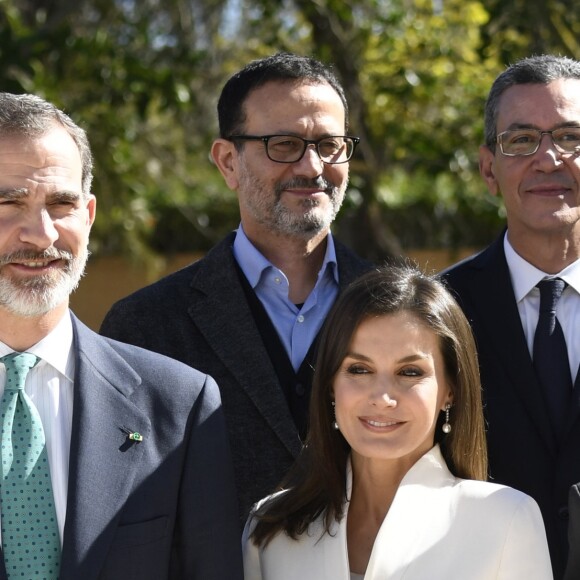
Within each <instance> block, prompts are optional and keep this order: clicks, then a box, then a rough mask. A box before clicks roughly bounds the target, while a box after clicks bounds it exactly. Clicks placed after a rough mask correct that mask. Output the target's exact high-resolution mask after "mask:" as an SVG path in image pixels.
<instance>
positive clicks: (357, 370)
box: [346, 365, 369, 375]
mask: <svg viewBox="0 0 580 580" xmlns="http://www.w3.org/2000/svg"><path fill="white" fill-rule="evenodd" d="M346 372H347V373H348V374H350V375H364V374H367V373H368V372H369V371H368V369H366V368H365V367H363V366H360V365H350V366H349V367H348V368H347V369H346Z"/></svg>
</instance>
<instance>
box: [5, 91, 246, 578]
mask: <svg viewBox="0 0 580 580" xmlns="http://www.w3.org/2000/svg"><path fill="white" fill-rule="evenodd" d="M92 166H93V163H92V154H91V151H90V148H89V143H88V140H87V137H86V134H85V132H84V130H83V129H81V128H80V127H78V126H77V125H76V124H75V123H74V122H73V121H72V119H71V118H70V117H69V116H68V115H65V114H64V113H63V112H62V111H60V110H59V109H57V108H56V107H55V106H54V105H52V104H50V103H48V102H46V101H44V100H42V99H40V98H38V97H35V96H33V95H12V94H9V93H0V397H1V400H0V429H1V432H0V442H1V445H0V447H1V460H0V474H1V477H2V479H1V481H0V520H1V550H0V580H6V579H7V578H10V579H12V578H45V579H48V580H57V579H59V580H78V579H79V578H83V579H84V580H97V579H100V580H107V579H110V580H118V579H119V578H139V579H140V580H143V579H150V580H163V579H167V580H169V579H171V580H176V579H177V580H180V579H184V580H185V579H191V578H194V579H195V578H197V579H199V580H208V579H213V580H223V579H224V578H236V579H240V580H241V578H242V567H241V549H240V545H239V533H238V523H237V506H236V500H235V489H234V484H233V472H232V469H231V457H230V454H229V448H228V438H227V432H226V429H225V424H224V419H223V414H222V411H221V406H220V399H219V391H218V388H217V386H216V384H215V383H214V381H213V380H212V379H211V377H208V376H207V375H204V374H202V373H200V372H198V371H195V370H193V369H191V368H190V367H188V366H186V365H183V364H181V363H179V362H177V361H174V360H171V359H169V358H167V357H163V356H161V355H158V354H155V353H151V352H148V351H145V350H143V349H140V348H137V347H134V346H128V345H126V344H121V343H118V342H115V341H113V340H110V339H107V338H103V337H102V336H99V335H98V334H96V333H94V332H92V331H91V330H89V329H88V328H87V327H86V326H84V325H83V324H82V323H81V322H80V321H79V320H78V319H77V318H76V317H75V316H74V315H73V314H72V313H71V312H70V311H69V308H68V304H69V295H70V293H71V292H72V291H73V290H74V289H75V288H76V286H77V284H78V282H79V280H80V278H81V276H82V274H83V270H84V267H85V263H86V261H87V256H88V250H87V245H88V241H89V232H90V230H91V226H92V224H93V221H94V219H95V209H96V198H95V196H94V195H93V194H92V193H91V181H92ZM216 538H219V542H216Z"/></svg>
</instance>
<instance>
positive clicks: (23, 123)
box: [0, 92, 93, 196]
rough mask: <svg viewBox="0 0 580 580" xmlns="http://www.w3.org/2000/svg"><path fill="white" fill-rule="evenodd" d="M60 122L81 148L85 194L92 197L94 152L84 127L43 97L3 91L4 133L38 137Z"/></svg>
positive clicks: (0, 124)
mask: <svg viewBox="0 0 580 580" xmlns="http://www.w3.org/2000/svg"><path fill="white" fill-rule="evenodd" d="M59 125H60V126H61V127H63V128H64V129H65V130H66V131H67V133H68V134H69V135H70V136H71V137H72V139H73V141H74V142H75V143H76V145H77V147H78V149H79V153H80V156H81V168H82V189H83V195H84V196H88V195H89V194H90V192H91V183H92V181H93V155H92V153H91V147H90V145H89V140H88V138H87V134H86V132H85V131H84V129H81V127H79V126H78V125H77V124H76V123H75V122H74V121H73V120H72V119H71V118H70V117H69V116H68V115H67V114H65V113H64V112H63V111H61V110H60V109H58V108H57V107H55V106H54V105H53V104H51V103H49V102H48V101H45V100H44V99H41V98H40V97H37V96H35V95H14V94H11V93H2V92H0V135H21V136H23V137H30V138H35V137H40V136H42V135H44V134H46V133H48V132H49V131H50V130H51V129H53V128H54V127H55V126H59Z"/></svg>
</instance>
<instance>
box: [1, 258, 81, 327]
mask: <svg viewBox="0 0 580 580" xmlns="http://www.w3.org/2000/svg"><path fill="white" fill-rule="evenodd" d="M15 256H16V254H12V256H2V257H1V259H0V265H2V264H5V263H6V262H10V261H11V260H13V259H14V257H15ZM18 256H19V259H23V258H25V257H26V258H27V259H36V260H38V261H42V260H46V259H59V258H60V259H64V260H65V261H66V264H65V268H64V269H62V270H59V271H58V272H56V271H55V272H52V273H50V274H45V275H41V276H38V277H35V278H29V279H28V280H14V279H11V278H9V277H8V276H5V275H4V276H3V275H2V274H1V273H0V306H1V307H3V308H5V309H6V310H8V312H11V313H12V314H14V315H16V316H21V317H25V318H32V317H37V316H42V315H44V314H46V313H48V312H50V311H51V310H53V309H54V308H56V307H57V306H59V305H61V304H62V303H63V302H65V301H67V300H68V298H69V296H70V294H72V292H74V291H75V290H76V288H77V287H78V285H79V282H80V279H81V278H82V276H83V274H84V271H85V266H86V263H87V259H88V257H89V252H88V250H87V249H85V250H84V251H83V252H82V253H81V254H80V255H78V256H76V257H73V256H72V254H70V253H69V252H62V251H60V252H59V251H57V250H53V251H47V252H43V253H40V254H34V255H33V254H31V253H30V252H27V253H24V252H19V253H18Z"/></svg>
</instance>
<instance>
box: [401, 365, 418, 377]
mask: <svg viewBox="0 0 580 580" xmlns="http://www.w3.org/2000/svg"><path fill="white" fill-rule="evenodd" d="M399 374H400V375H402V376H404V377H421V376H423V371H422V370H421V369H418V368H416V367H408V368H404V369H401V370H400V371H399Z"/></svg>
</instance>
